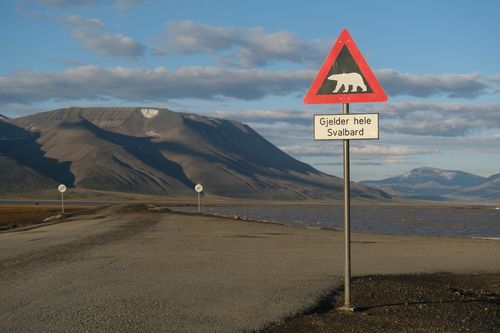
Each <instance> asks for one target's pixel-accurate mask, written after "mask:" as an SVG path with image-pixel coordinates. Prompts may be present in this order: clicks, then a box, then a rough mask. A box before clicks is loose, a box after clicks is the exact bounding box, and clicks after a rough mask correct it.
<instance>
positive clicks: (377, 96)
mask: <svg viewBox="0 0 500 333" xmlns="http://www.w3.org/2000/svg"><path fill="white" fill-rule="evenodd" d="M344 45H345V46H347V49H348V50H349V52H350V53H351V55H352V57H353V59H354V61H355V62H356V64H357V65H358V67H359V69H360V71H361V73H362V74H363V76H364V77H365V79H366V80H367V81H368V84H369V85H370V87H371V88H372V91H373V92H371V93H369V94H367V93H352V94H335V95H318V94H317V93H318V91H319V89H320V88H321V85H322V84H323V82H324V81H325V78H326V76H327V75H328V72H329V71H330V69H331V68H332V66H333V64H334V63H335V61H336V60H337V57H338V55H339V53H340V51H341V50H342V48H343V47H344ZM386 101H387V95H386V94H385V91H384V89H383V88H382V86H381V85H380V83H379V82H378V80H377V78H376V77H375V75H374V74H373V72H372V70H371V69H370V67H369V66H368V64H367V63H366V61H365V59H364V58H363V55H362V54H361V51H359V49H358V47H357V46H356V43H355V42H354V40H353V39H352V37H351V34H350V33H349V31H347V29H344V30H342V32H341V33H340V35H339V37H338V38H337V40H336V41H335V44H333V47H332V50H331V51H330V53H329V54H328V56H327V57H326V59H325V61H324V63H323V65H322V66H321V68H320V70H319V72H318V74H317V75H316V78H315V79H314V81H313V82H312V84H311V87H310V88H309V90H308V91H307V94H306V95H305V96H304V103H305V104H338V103H360V102H386Z"/></svg>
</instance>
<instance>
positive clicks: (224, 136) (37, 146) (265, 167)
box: [0, 107, 388, 199]
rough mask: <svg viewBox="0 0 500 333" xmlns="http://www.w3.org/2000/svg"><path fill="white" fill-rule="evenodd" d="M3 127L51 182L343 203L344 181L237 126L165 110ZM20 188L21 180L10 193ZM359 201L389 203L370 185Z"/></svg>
mask: <svg viewBox="0 0 500 333" xmlns="http://www.w3.org/2000/svg"><path fill="white" fill-rule="evenodd" d="M0 126H1V128H3V129H5V130H4V131H2V132H1V133H2V136H1V137H0V157H2V158H3V160H5V161H7V160H8V161H9V165H13V164H12V163H17V164H20V165H22V166H23V167H26V168H31V169H33V171H34V176H33V177H35V176H37V175H41V176H43V177H41V178H44V177H45V178H47V179H48V180H50V183H51V184H52V183H53V182H56V183H57V182H63V183H66V184H67V185H68V187H77V188H85V189H95V190H108V191H121V192H137V193H149V194H162V195H174V196H175V195H184V194H185V195H188V194H191V193H192V191H193V187H194V185H195V184H196V183H202V184H203V185H204V187H205V189H206V190H207V193H210V194H215V195H218V196H224V197H236V198H243V197H248V198H262V199H267V198H279V199H307V198H341V197H342V181H341V180H340V179H339V178H338V177H335V176H330V175H327V174H325V173H322V172H320V171H318V170H316V169H314V168H313V167H311V166H310V165H308V164H305V163H303V162H300V161H298V160H296V159H294V158H292V157H291V156H289V155H287V154H286V153H284V152H283V151H281V150H279V149H278V148H277V147H275V146H274V145H272V144H271V143H270V142H269V141H267V140H266V139H265V138H263V137H262V136H260V135H259V134H258V133H257V132H255V131H254V130H253V129H252V128H251V127H249V126H248V125H245V124H242V123H239V122H236V121H230V120H225V119H220V118H213V117H204V116H201V115H197V114H193V113H177V112H173V111H170V110H168V109H164V108H143V107H129V108H80V107H71V108H65V109H58V110H53V111H47V112H42V113H37V114H34V115H30V116H25V117H21V118H16V119H8V120H0ZM0 161H1V160H0ZM6 163H7V162H6ZM5 165H6V164H5ZM5 165H4V166H2V164H0V169H5V168H6V166H5ZM13 178H15V177H14V176H13ZM35 178H36V177H35ZM47 179H46V180H47ZM40 182H42V179H40ZM42 183H43V182H42ZM15 188H16V187H15V184H14V179H12V180H10V181H8V180H7V181H6V183H4V184H3V186H2V187H0V189H1V190H3V191H7V190H13V189H15ZM20 190H22V189H20ZM352 194H353V197H354V198H368V199H381V198H388V195H387V194H386V193H384V192H383V191H380V190H377V189H372V188H369V187H366V186H364V185H360V184H353V186H352Z"/></svg>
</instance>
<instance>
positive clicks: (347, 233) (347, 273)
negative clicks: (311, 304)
mask: <svg viewBox="0 0 500 333" xmlns="http://www.w3.org/2000/svg"><path fill="white" fill-rule="evenodd" d="M343 107H344V112H343V113H344V114H349V104H348V103H344V105H343ZM349 155H350V154H349V140H344V251H345V269H344V306H343V310H350V311H352V310H353V307H352V306H351V170H350V169H351V162H350V156H349Z"/></svg>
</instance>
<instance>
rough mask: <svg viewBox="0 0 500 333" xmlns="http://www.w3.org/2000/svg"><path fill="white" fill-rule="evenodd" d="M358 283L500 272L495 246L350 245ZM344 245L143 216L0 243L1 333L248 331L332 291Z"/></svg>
mask: <svg viewBox="0 0 500 333" xmlns="http://www.w3.org/2000/svg"><path fill="white" fill-rule="evenodd" d="M352 239H353V253H352V254H353V274H354V275H366V274H396V273H398V274H399V273H415V272H436V271H447V272H478V271H485V272H486V271H493V272H498V271H500V263H499V262H498V259H497V258H498V256H497V255H492V254H495V253H500V242H498V241H488V240H467V239H442V238H424V237H415V238H412V237H393V236H378V235H362V234H356V235H353V237H352ZM342 240H343V234H342V233H340V232H336V231H327V230H312V229H299V228H294V227H287V226H281V225H275V224H266V223H254V222H243V221H235V220H230V219H223V218H214V217H207V216H199V215H179V214H172V213H168V212H165V213H161V212H155V211H148V210H147V209H146V208H145V206H144V205H128V206H126V205H121V206H112V207H105V208H99V209H95V210H94V211H93V212H92V213H89V214H88V215H80V216H74V217H72V218H69V219H67V220H66V221H64V223H57V224H52V225H47V226H42V227H40V228H35V229H32V230H24V231H10V232H3V233H0V281H1V288H0V331H1V332H131V331H133V332H238V331H252V330H257V329H259V328H261V327H264V326H266V325H268V324H269V323H271V322H277V321H280V320H283V318H285V317H287V316H292V315H294V314H296V313H298V312H301V311H303V310H304V309H307V308H309V307H312V306H314V305H315V303H316V302H317V301H318V299H320V298H321V296H323V295H325V294H328V293H329V292H330V291H331V290H333V289H335V288H338V287H339V286H340V285H341V283H342V280H341V277H342V275H343V250H342V249H343V243H342Z"/></svg>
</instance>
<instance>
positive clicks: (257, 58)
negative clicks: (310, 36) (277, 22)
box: [157, 21, 324, 67]
mask: <svg viewBox="0 0 500 333" xmlns="http://www.w3.org/2000/svg"><path fill="white" fill-rule="evenodd" d="M165 39H166V41H165V42H164V43H163V45H162V46H160V47H159V48H158V49H157V53H158V54H197V53H214V54H215V53H217V54H223V53H224V52H229V53H230V55H229V56H228V57H227V59H230V60H229V61H231V59H238V61H239V63H240V65H242V66H245V67H254V66H264V65H266V64H268V63H270V62H275V61H290V62H294V63H306V62H310V61H311V60H312V61H319V60H320V59H319V58H320V57H321V54H323V53H324V52H322V48H323V44H324V43H321V42H318V41H304V40H302V39H300V38H299V37H298V36H297V35H295V34H294V33H292V32H290V31H287V30H282V31H276V32H266V31H265V30H264V29H262V28H260V27H254V28H233V27H216V26H210V25H204V24H199V23H195V22H193V21H176V22H170V23H168V26H167V31H166V34H165ZM227 59H226V60H227Z"/></svg>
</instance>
